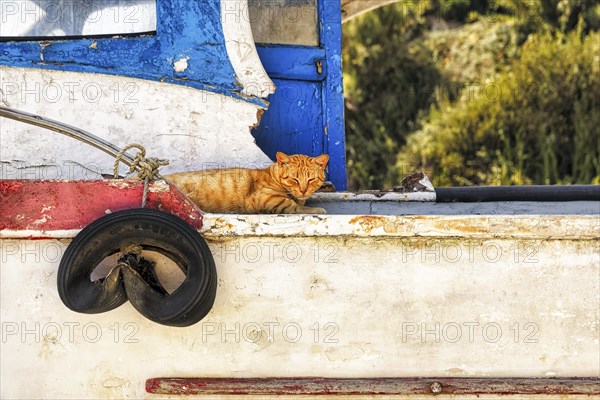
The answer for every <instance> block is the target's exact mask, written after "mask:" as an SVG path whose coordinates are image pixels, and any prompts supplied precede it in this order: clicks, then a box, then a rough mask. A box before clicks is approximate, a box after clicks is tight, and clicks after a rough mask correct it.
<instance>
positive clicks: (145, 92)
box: [0, 66, 270, 179]
mask: <svg viewBox="0 0 600 400" xmlns="http://www.w3.org/2000/svg"><path fill="white" fill-rule="evenodd" d="M0 90H1V92H0V96H1V101H0V103H1V104H2V105H5V106H8V107H11V108H16V109H20V110H23V111H27V112H30V113H34V114H39V115H42V116H45V117H49V118H52V119H55V120H59V121H61V122H65V123H68V124H71V125H74V126H76V127H79V128H82V129H85V130H87V131H89V132H91V133H93V134H95V135H97V136H100V137H101V138H103V139H105V140H108V141H109V142H112V143H114V144H115V145H117V146H119V147H123V146H125V145H127V144H129V143H140V144H142V145H143V146H145V147H146V150H147V155H148V156H151V157H160V158H166V159H168V160H170V162H171V164H170V165H169V166H168V167H165V168H163V169H161V171H162V172H163V173H168V172H176V171H187V170H194V169H202V168H206V167H216V166H219V167H221V166H235V165H240V166H245V165H248V166H256V165H264V164H265V163H270V160H269V159H268V157H267V156H266V155H265V154H264V153H263V152H262V151H261V150H260V149H259V148H258V146H256V144H255V142H254V138H253V137H252V135H251V133H250V127H251V126H252V125H254V124H256V123H257V121H258V118H257V114H258V111H259V107H258V106H255V105H252V104H248V103H246V102H244V101H240V100H235V99H233V98H231V97H227V96H222V95H218V94H214V93H210V92H205V91H200V90H196V89H189V88H185V87H183V86H179V85H170V84H166V83H160V82H153V81H145V80H140V79H132V78H125V77H116V76H107V75H100V74H83V73H72V72H61V71H43V70H39V69H25V68H11V67H3V66H1V67H0ZM0 161H1V163H2V167H1V174H0V177H2V178H4V179H57V178H59V179H81V178H84V179H94V178H98V177H99V175H98V173H99V172H102V173H112V172H111V171H112V164H113V161H114V160H113V159H112V158H111V157H110V156H108V155H105V154H104V153H102V152H100V151H99V150H96V149H94V148H92V147H90V146H88V145H85V144H83V143H81V142H78V141H76V140H74V139H71V138H68V137H66V136H63V135H60V134H58V133H55V132H51V131H48V130H45V129H42V128H37V127H33V126H30V125H26V124H23V123H18V122H16V121H12V120H8V119H5V118H2V119H0Z"/></svg>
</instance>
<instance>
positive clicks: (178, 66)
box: [173, 57, 190, 72]
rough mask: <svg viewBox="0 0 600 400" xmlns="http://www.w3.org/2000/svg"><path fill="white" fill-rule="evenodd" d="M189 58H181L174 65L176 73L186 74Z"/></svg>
mask: <svg viewBox="0 0 600 400" xmlns="http://www.w3.org/2000/svg"><path fill="white" fill-rule="evenodd" d="M189 59H190V58H189V57H184V58H181V59H179V60H177V61H175V62H174V63H173V69H174V70H175V72H184V71H185V70H186V69H187V68H188V60H189Z"/></svg>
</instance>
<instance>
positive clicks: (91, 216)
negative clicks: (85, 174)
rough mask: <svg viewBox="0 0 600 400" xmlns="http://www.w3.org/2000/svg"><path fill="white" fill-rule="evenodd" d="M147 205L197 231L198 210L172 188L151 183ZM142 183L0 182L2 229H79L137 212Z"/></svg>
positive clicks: (200, 223)
mask: <svg viewBox="0 0 600 400" xmlns="http://www.w3.org/2000/svg"><path fill="white" fill-rule="evenodd" d="M150 187H151V189H152V191H149V192H148V199H147V203H146V206H147V207H148V208H154V209H158V210H161V211H164V212H167V213H171V214H174V215H176V216H178V217H180V218H181V219H183V220H184V221H186V222H187V223H189V224H190V225H191V226H192V227H194V228H196V229H200V228H201V227H202V212H201V211H200V209H199V208H198V207H197V206H196V205H195V204H194V203H193V202H192V201H191V200H190V199H188V198H187V197H186V196H185V195H184V194H183V193H181V192H180V191H179V190H178V189H177V188H176V187H175V186H173V185H171V184H170V183H169V184H168V185H164V183H162V182H154V183H151V184H150ZM143 191H144V183H143V182H141V181H124V180H101V181H36V180H0V230H13V231H20V230H31V231H56V230H73V229H82V228H83V227H85V226H86V225H88V224H89V223H90V222H92V221H94V220H96V219H98V218H100V217H102V216H104V215H106V213H107V210H110V212H115V211H120V210H126V209H131V208H139V207H141V204H142V195H143Z"/></svg>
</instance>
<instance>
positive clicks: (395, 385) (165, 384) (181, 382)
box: [146, 378, 600, 396]
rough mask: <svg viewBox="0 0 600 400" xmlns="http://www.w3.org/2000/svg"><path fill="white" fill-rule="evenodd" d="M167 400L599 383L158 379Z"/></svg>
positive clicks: (529, 390)
mask: <svg viewBox="0 0 600 400" xmlns="http://www.w3.org/2000/svg"><path fill="white" fill-rule="evenodd" d="M146 391H147V392H148V393H152V394H167V395H200V394H201V395H311V396H320V395H329V396H331V395H339V396H348V395H411V394H415V395H437V394H453V395H479V394H496V395H511V394H521V395H531V394H583V395H596V394H600V379H599V378H560V379H555V378H497V379H494V378H439V379H438V378H364V379H338V378H153V379H148V380H147V381H146Z"/></svg>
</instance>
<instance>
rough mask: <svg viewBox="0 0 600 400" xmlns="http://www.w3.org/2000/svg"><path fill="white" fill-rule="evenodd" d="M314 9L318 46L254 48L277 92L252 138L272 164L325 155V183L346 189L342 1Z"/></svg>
mask: <svg viewBox="0 0 600 400" xmlns="http://www.w3.org/2000/svg"><path fill="white" fill-rule="evenodd" d="M318 10H319V29H320V31H319V35H320V46H319V47H302V46H290V45H261V46H258V47H257V48H258V54H259V56H260V58H261V60H262V62H263V65H264V66H265V70H266V71H267V73H268V74H269V76H270V77H271V78H272V79H273V81H274V82H275V84H276V85H277V90H276V92H275V94H273V95H272V96H270V97H269V101H270V106H269V109H268V110H267V111H266V112H265V114H264V115H263V117H262V120H261V123H260V125H259V126H258V127H257V128H256V129H254V131H253V135H254V137H255V138H256V141H257V143H258V145H259V146H260V147H261V149H262V150H263V151H264V152H265V153H266V154H267V155H268V156H269V157H271V158H272V159H274V158H275V153H276V152H277V151H284V152H287V153H301V154H308V155H317V154H323V153H327V154H329V157H330V161H329V167H328V179H329V180H331V182H332V183H333V184H334V185H335V187H336V188H337V189H338V190H346V188H347V180H346V146H345V137H344V93H343V89H342V57H341V50H342V22H341V8H340V1H339V0H319V2H318ZM317 62H320V67H319V66H318V65H317Z"/></svg>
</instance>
